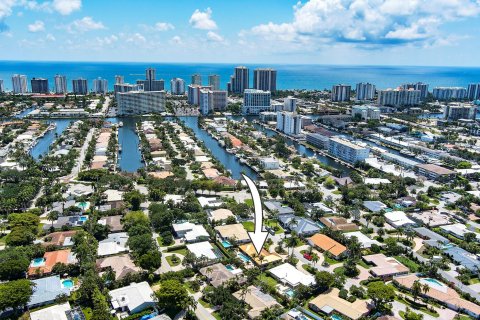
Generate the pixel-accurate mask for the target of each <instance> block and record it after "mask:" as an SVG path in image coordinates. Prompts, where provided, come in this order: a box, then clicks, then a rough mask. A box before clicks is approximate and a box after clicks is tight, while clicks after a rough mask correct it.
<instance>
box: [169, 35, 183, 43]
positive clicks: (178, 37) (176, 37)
mask: <svg viewBox="0 0 480 320" xmlns="http://www.w3.org/2000/svg"><path fill="white" fill-rule="evenodd" d="M170 43H173V44H183V41H182V38H180V36H174V37H172V39H170Z"/></svg>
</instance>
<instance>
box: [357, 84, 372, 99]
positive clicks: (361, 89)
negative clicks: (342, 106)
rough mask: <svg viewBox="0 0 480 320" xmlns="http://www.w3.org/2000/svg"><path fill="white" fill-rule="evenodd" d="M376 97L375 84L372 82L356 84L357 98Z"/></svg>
mask: <svg viewBox="0 0 480 320" xmlns="http://www.w3.org/2000/svg"><path fill="white" fill-rule="evenodd" d="M374 98H375V85H374V84H371V83H365V82H360V83H357V86H356V100H358V101H364V100H373V99H374Z"/></svg>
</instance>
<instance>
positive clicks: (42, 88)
mask: <svg viewBox="0 0 480 320" xmlns="http://www.w3.org/2000/svg"><path fill="white" fill-rule="evenodd" d="M30 86H31V88H32V93H43V94H47V93H49V92H50V90H48V79H44V78H32V79H31V80H30Z"/></svg>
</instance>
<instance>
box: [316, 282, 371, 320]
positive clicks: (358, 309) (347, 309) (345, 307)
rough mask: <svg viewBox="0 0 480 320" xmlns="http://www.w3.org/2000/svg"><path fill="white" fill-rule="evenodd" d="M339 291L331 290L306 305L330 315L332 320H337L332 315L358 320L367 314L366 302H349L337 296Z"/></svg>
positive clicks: (358, 300)
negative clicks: (337, 314)
mask: <svg viewBox="0 0 480 320" xmlns="http://www.w3.org/2000/svg"><path fill="white" fill-rule="evenodd" d="M339 292H340V290H338V289H337V288H332V289H330V290H329V291H328V292H326V293H322V294H320V295H318V296H317V297H316V298H315V299H313V300H311V301H310V302H309V303H308V306H309V307H310V308H311V309H312V310H314V311H316V312H321V313H324V314H326V315H329V316H330V315H331V318H332V319H337V318H339V317H338V316H337V317H334V316H333V314H334V313H339V314H341V315H342V316H344V317H347V318H349V319H354V320H355V319H359V318H361V317H363V316H365V315H367V314H368V312H369V309H368V302H367V301H365V300H360V299H357V300H356V301H355V302H349V301H347V300H345V299H342V298H340V297H339V296H338V294H339Z"/></svg>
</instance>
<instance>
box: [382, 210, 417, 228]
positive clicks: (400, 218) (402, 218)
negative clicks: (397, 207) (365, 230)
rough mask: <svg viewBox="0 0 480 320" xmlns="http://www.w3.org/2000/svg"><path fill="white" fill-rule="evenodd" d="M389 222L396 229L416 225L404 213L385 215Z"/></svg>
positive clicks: (394, 212) (396, 212) (397, 212)
mask: <svg viewBox="0 0 480 320" xmlns="http://www.w3.org/2000/svg"><path fill="white" fill-rule="evenodd" d="M384 216H385V219H386V220H387V222H388V223H389V224H390V225H392V226H393V227H395V228H398V227H403V226H409V225H414V224H415V221H413V220H411V219H410V218H409V217H407V215H406V214H405V212H403V211H390V212H386V213H385V215H384Z"/></svg>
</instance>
